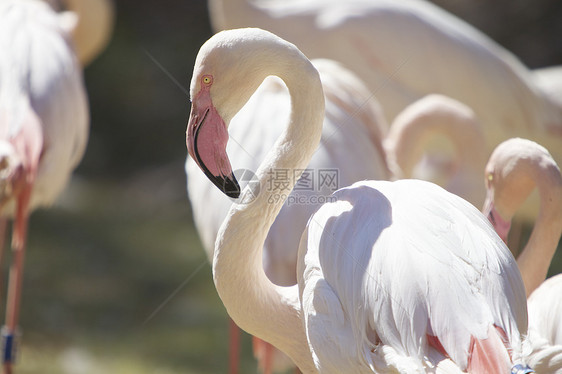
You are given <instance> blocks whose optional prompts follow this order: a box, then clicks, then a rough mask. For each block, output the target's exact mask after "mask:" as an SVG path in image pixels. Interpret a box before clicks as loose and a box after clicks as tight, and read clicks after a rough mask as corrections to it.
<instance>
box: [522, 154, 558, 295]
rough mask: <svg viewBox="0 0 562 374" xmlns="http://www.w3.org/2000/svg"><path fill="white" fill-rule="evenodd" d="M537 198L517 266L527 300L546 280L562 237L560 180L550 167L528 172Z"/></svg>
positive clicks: (556, 169)
mask: <svg viewBox="0 0 562 374" xmlns="http://www.w3.org/2000/svg"><path fill="white" fill-rule="evenodd" d="M531 173H532V174H533V179H534V181H535V183H536V186H537V189H538V191H539V196H540V208H539V214H538V216H537V219H536V221H535V226H534V228H533V231H532V233H531V236H530V238H529V241H528V242H527V245H526V246H525V249H524V250H523V251H522V252H521V254H520V255H519V257H518V258H517V264H518V265H519V269H520V271H521V275H522V277H523V282H524V283H525V289H526V292H527V297H528V296H529V295H530V294H531V293H532V292H533V291H534V290H535V289H536V288H537V287H538V286H539V285H540V284H541V283H542V282H543V281H544V280H545V279H546V276H547V273H548V268H549V266H550V262H551V261H552V257H553V256H554V253H555V252H556V248H557V246H558V241H559V240H560V235H561V234H562V176H561V174H560V170H559V169H558V167H557V166H556V164H554V163H549V164H548V165H547V166H546V167H542V166H541V167H537V168H531Z"/></svg>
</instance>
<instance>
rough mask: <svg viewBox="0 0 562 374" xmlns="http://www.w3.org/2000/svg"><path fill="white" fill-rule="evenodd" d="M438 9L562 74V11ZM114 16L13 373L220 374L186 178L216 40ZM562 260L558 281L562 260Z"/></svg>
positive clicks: (38, 266)
mask: <svg viewBox="0 0 562 374" xmlns="http://www.w3.org/2000/svg"><path fill="white" fill-rule="evenodd" d="M437 2H438V3H440V4H441V5H444V6H446V7H448V8H449V9H451V10H452V11H453V12H461V13H460V14H461V16H463V17H464V16H466V18H467V19H468V20H469V21H470V22H472V23H473V24H476V25H477V26H478V27H481V28H482V29H483V30H484V31H485V32H486V33H488V34H490V35H491V36H492V37H494V38H496V40H498V41H499V42H500V43H502V44H504V45H506V46H507V47H508V48H509V49H511V50H512V51H514V52H515V53H516V54H517V55H518V56H519V57H520V58H521V59H522V60H523V61H524V62H525V63H527V64H529V66H531V67H538V66H544V65H549V64H560V63H562V52H561V49H562V44H561V39H560V35H562V32H561V31H560V27H562V22H560V17H561V15H562V9H561V5H562V3H561V2H560V1H547V0H541V1H533V0H525V1H511V0H502V1H498V2H495V1H494V2H492V1H483V0H480V1H471V0H456V1H455V0H439V1H437ZM116 10H117V23H116V26H115V32H114V35H113V39H112V41H111V44H110V45H109V47H108V49H107V50H106V51H105V52H104V53H103V54H102V55H101V56H100V57H99V58H98V59H97V60H96V61H95V62H94V63H93V64H92V65H91V66H89V67H87V68H86V70H85V80H86V84H87V88H88V92H89V99H90V107H91V119H92V120H91V134H90V139H89V143H88V149H87V153H86V155H85V158H84V160H83V161H82V163H81V165H80V167H79V168H78V170H77V171H76V173H75V176H74V178H73V180H72V183H71V184H70V186H69V188H68V189H67V191H66V192H65V194H64V196H62V197H61V199H60V202H59V203H58V204H57V205H56V206H55V207H53V208H51V209H49V210H43V211H38V212H36V213H34V214H33V216H32V220H31V229H30V237H29V245H28V248H29V250H28V252H27V258H26V262H27V263H26V277H25V284H24V298H23V305H22V313H23V314H22V319H21V325H22V326H23V331H24V335H23V345H22V349H21V362H20V365H19V367H18V369H19V370H18V373H22V374H23V373H39V372H41V373H46V374H49V373H69V374H81V373H83V374H91V373H107V372H115V373H120V374H123V373H140V374H142V373H162V374H164V373H180V372H181V373H219V372H222V373H224V372H226V366H227V363H226V361H227V360H226V357H227V344H226V343H227V318H226V313H225V311H224V308H223V307H222V305H221V303H220V300H219V299H218V297H217V295H216V292H215V290H214V286H213V283H212V277H211V271H210V267H209V266H208V264H207V259H206V257H205V254H204V252H203V249H202V247H201V244H200V242H199V239H198V237H197V233H196V231H195V228H194V226H193V220H192V218H191V212H190V207H189V202H188V200H187V197H186V192H185V174H184V170H183V163H184V160H185V156H186V154H187V152H186V148H185V127H186V122H187V118H188V115H189V107H190V105H189V97H188V93H187V91H188V89H189V82H190V79H191V71H192V69H193V63H194V61H195V56H196V54H197V51H198V49H199V47H200V46H201V44H202V43H203V42H204V41H205V40H207V39H208V38H209V37H210V36H211V34H212V33H211V30H210V26H209V20H208V16H207V9H206V2H205V1H204V0H183V1H179V0H175V1H172V0H164V1H148V0H139V1H124V0H120V1H117V3H116ZM462 12H464V14H463V13H462ZM498 20H499V21H498ZM555 32H557V33H556V34H555ZM527 233H528V230H526V231H525V235H527ZM555 262H556V265H554V266H553V270H551V273H552V272H560V271H561V270H562V253H561V251H558V254H557V257H556V260H555ZM5 265H6V264H5ZM4 267H6V266H4ZM3 279H4V280H5V277H4V278H3ZM4 284H5V283H4ZM243 353H244V357H243V362H242V372H255V363H254V362H253V359H252V358H251V347H250V340H249V338H248V337H247V336H246V337H245V338H244V348H243Z"/></svg>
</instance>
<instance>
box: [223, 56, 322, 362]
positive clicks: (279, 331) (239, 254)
mask: <svg viewBox="0 0 562 374" xmlns="http://www.w3.org/2000/svg"><path fill="white" fill-rule="evenodd" d="M288 66H291V67H292V69H285V70H283V71H281V72H276V74H275V75H278V76H279V77H280V78H281V79H283V80H284V81H285V83H286V85H287V87H288V89H289V92H290V95H291V107H292V111H291V119H290V123H289V125H288V127H287V129H286V131H285V132H284V133H283V134H282V135H281V136H280V138H279V139H278V140H277V143H276V144H275V146H274V148H273V149H272V150H271V151H270V152H269V154H268V155H267V157H266V159H265V161H264V162H263V163H262V164H261V166H260V168H259V170H258V171H257V173H256V174H257V177H258V179H259V182H260V191H259V194H258V195H257V197H256V198H255V199H254V200H253V201H251V202H249V203H248V204H238V205H236V204H235V205H233V207H232V208H231V210H230V212H229V214H228V216H227V218H226V219H225V222H224V223H223V225H222V226H221V230H220V231H219V234H218V237H217V242H216V246H215V256H214V261H213V274H214V281H215V286H216V288H217V291H218V293H219V296H220V297H221V299H222V301H223V304H224V305H225V307H226V309H227V311H228V314H229V315H230V316H231V317H232V319H233V320H234V321H235V322H236V323H237V324H238V325H239V326H240V327H241V328H242V329H244V330H245V331H247V332H249V333H250V334H253V335H255V336H257V337H259V338H261V339H264V340H266V341H268V342H270V343H272V344H273V345H274V346H276V347H277V348H279V349H281V350H282V351H283V352H285V353H286V354H287V355H289V357H291V358H292V359H293V361H294V362H295V364H296V365H297V366H299V368H300V369H301V370H302V371H303V372H304V373H314V372H315V368H314V365H313V362H312V356H311V354H310V352H309V348H308V344H307V340H306V334H305V331H304V324H303V322H302V317H301V308H300V302H299V298H298V290H297V287H296V286H293V287H289V288H286V287H279V286H276V285H274V284H273V283H271V282H270V281H269V279H268V278H267V276H266V275H265V273H264V270H263V265H262V248H263V245H264V243H265V239H266V236H267V234H268V231H269V229H270V227H271V225H272V224H273V221H274V220H275V217H276V216H277V214H278V213H279V211H280V210H281V208H282V206H283V202H284V200H285V199H284V198H285V197H287V196H288V194H289V193H290V192H291V190H292V188H293V187H294V185H295V183H296V180H297V179H298V177H299V175H295V174H298V173H295V172H294V171H296V170H299V169H301V170H302V169H304V168H306V166H307V164H308V162H309V161H310V158H311V157H312V154H313V153H314V151H315V150H316V148H317V147H318V144H319V142H320V137H321V132H322V123H323V117H324V96H323V92H322V86H321V83H320V80H319V77H318V73H317V72H316V70H315V69H314V68H313V67H312V65H311V64H310V62H309V61H308V60H306V61H300V60H299V61H295V62H293V63H292V64H288ZM241 199H242V201H244V200H245V199H247V200H249V199H250V191H249V189H246V190H245V191H244V192H243V195H242V197H241ZM298 234H299V235H300V233H298Z"/></svg>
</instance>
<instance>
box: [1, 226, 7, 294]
mask: <svg viewBox="0 0 562 374" xmlns="http://www.w3.org/2000/svg"><path fill="white" fill-rule="evenodd" d="M7 226H8V220H7V219H5V218H0V274H1V272H2V268H3V265H4V245H5V244H6V227H7ZM2 289H3V288H2V277H0V295H2V291H1V290H2ZM0 299H1V297H0Z"/></svg>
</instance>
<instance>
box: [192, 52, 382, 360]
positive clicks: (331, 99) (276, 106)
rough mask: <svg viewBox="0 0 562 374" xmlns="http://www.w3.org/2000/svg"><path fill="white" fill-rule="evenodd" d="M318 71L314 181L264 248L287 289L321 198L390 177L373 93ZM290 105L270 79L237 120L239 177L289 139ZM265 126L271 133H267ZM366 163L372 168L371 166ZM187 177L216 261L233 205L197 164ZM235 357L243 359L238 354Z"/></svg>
mask: <svg viewBox="0 0 562 374" xmlns="http://www.w3.org/2000/svg"><path fill="white" fill-rule="evenodd" d="M314 64H315V67H316V68H317V69H318V71H319V72H320V78H321V80H322V85H323V88H324V95H325V101H326V112H325V118H324V127H323V136H322V140H321V141H320V146H319V147H318V149H317V150H316V152H315V153H314V155H313V157H312V159H311V160H310V163H309V164H308V165H307V179H306V180H303V181H301V185H300V188H297V189H298V191H294V192H293V193H292V194H291V197H290V198H289V199H290V201H289V204H285V205H284V207H283V209H281V212H280V213H279V215H278V216H277V218H276V220H275V222H274V223H273V225H272V227H271V229H270V231H269V234H268V236H267V239H266V240H265V243H264V251H263V265H264V269H265V273H266V274H267V276H268V278H269V279H270V280H271V281H272V282H274V283H275V284H277V285H282V286H289V285H294V284H296V282H297V278H296V261H297V249H298V244H299V240H300V234H301V233H302V231H303V230H304V228H305V226H306V222H307V220H308V218H309V217H310V216H311V214H312V213H313V212H314V211H315V210H316V209H317V208H318V207H319V206H320V205H321V203H322V202H324V201H325V199H323V198H322V197H324V196H328V195H330V194H331V193H332V192H334V191H335V189H336V188H337V186H336V184H337V185H340V186H343V185H349V184H351V183H353V182H356V181H360V180H364V179H388V178H389V177H390V175H389V171H388V169H387V167H386V160H385V156H384V150H383V149H382V144H381V139H382V138H383V136H384V135H385V133H386V123H385V121H384V119H383V118H382V114H380V110H379V108H378V106H376V105H374V102H373V101H369V96H370V95H369V92H368V91H367V90H366V88H364V86H363V85H362V84H361V82H359V81H358V79H357V78H356V77H354V76H353V74H351V73H350V72H349V71H347V70H345V69H344V68H343V67H342V66H340V65H339V64H337V63H335V62H331V61H328V60H316V61H314ZM290 101H291V100H290V96H289V92H288V91H287V88H286V87H285V86H284V84H283V83H282V81H280V80H279V79H278V78H275V77H270V78H268V79H266V80H265V81H264V83H263V84H262V85H261V86H260V87H259V89H258V90H257V91H256V92H255V93H254V94H253V95H252V97H251V98H250V100H249V101H248V103H247V104H246V105H244V107H243V108H242V109H241V110H240V112H238V114H237V115H236V116H235V117H234V118H233V119H232V121H231V123H230V126H229V133H230V137H231V138H232V139H233V140H234V141H231V142H229V145H228V148H227V151H228V153H229V154H230V155H231V157H233V158H234V159H236V169H239V170H246V171H247V173H248V174H246V177H247V176H248V175H251V174H249V172H250V171H255V170H257V168H258V166H259V162H260V161H261V160H262V159H263V158H264V157H265V155H266V154H267V152H269V150H270V149H271V148H272V147H273V146H274V144H275V140H276V139H277V138H278V137H279V135H280V134H281V133H282V131H283V126H284V124H285V123H286V122H287V121H288V119H289V116H290ZM262 123H267V124H268V126H261V125H260V124H262ZM241 143H243V145H242V144H241ZM365 159H368V160H369V162H368V163H364V162H363V160H365ZM291 172H292V171H291ZM186 173H187V175H188V178H187V182H188V193H189V198H190V201H191V206H192V210H193V217H194V221H195V224H196V227H197V229H198V232H199V235H200V237H201V240H202V242H203V245H204V248H205V250H206V252H207V255H208V257H209V259H210V260H211V261H212V258H213V251H214V243H215V240H216V236H217V232H218V230H219V228H220V225H221V223H222V222H223V221H224V218H225V217H226V214H227V212H228V210H229V208H230V206H231V205H232V200H231V199H229V198H227V197H226V196H224V194H223V193H222V192H220V191H219V190H218V189H216V188H214V186H213V184H212V183H211V182H210V181H209V179H208V178H207V177H205V175H203V174H202V173H201V172H200V170H198V166H197V164H196V163H195V161H194V160H193V158H188V160H187V162H186ZM273 177H274V175H272V178H273ZM323 178H327V179H325V180H322V179H323ZM303 182H304V183H303ZM267 187H268V186H263V187H262V188H267ZM288 194H289V190H287V191H286V195H288ZM318 197H320V198H318ZM299 200H300V202H299ZM231 349H233V350H234V352H236V348H231ZM233 354H235V353H233ZM276 357H277V355H276ZM261 361H262V362H261V365H260V366H263V367H264V369H265V370H267V366H269V365H267V358H266V357H264V359H263V360H261ZM284 362H285V361H284V360H281V359H277V358H276V359H275V360H274V362H273V363H274V367H273V369H275V371H277V370H281V369H283V368H284V366H285V365H283V363H284ZM231 365H232V366H233V367H236V366H237V364H236V363H232V364H231Z"/></svg>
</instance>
